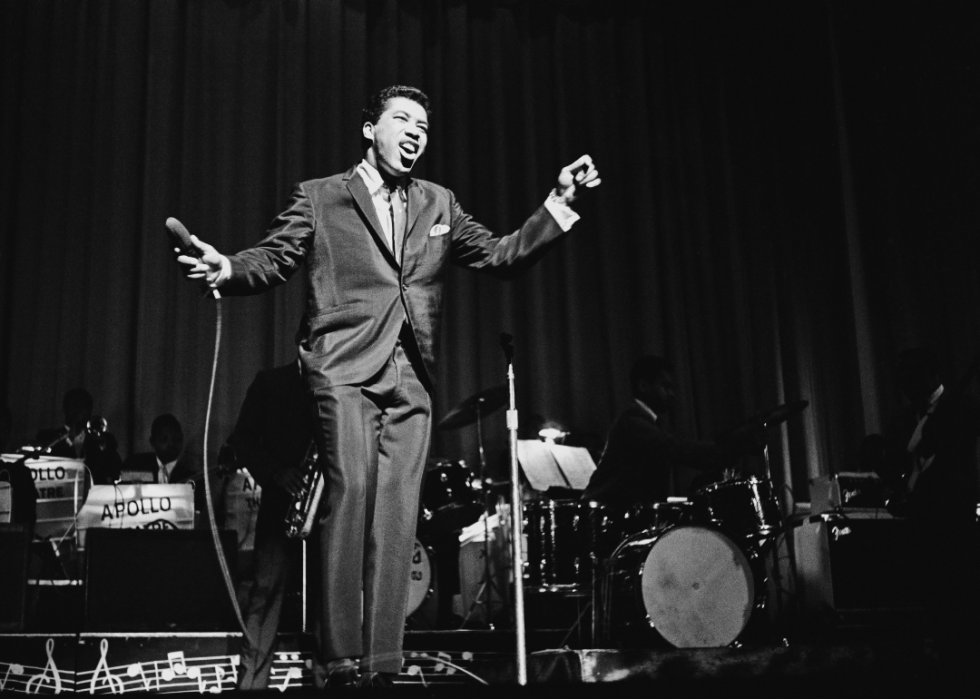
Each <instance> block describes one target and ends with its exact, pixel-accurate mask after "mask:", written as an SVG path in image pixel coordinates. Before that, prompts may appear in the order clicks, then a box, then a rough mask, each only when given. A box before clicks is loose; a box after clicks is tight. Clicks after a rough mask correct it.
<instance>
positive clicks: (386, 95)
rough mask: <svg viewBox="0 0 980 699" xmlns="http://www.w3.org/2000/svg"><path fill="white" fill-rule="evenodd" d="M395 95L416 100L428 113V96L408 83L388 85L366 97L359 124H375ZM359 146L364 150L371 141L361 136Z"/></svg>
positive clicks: (368, 146) (369, 145)
mask: <svg viewBox="0 0 980 699" xmlns="http://www.w3.org/2000/svg"><path fill="white" fill-rule="evenodd" d="M395 97H404V98H406V99H410V100H412V101H413V102H417V103H418V104H420V105H422V108H423V109H424V110H425V113H426V115H428V114H429V97H428V95H426V94H425V93H424V92H422V91H421V90H420V89H418V88H417V87H410V86H409V85H389V86H388V87H386V88H383V89H381V90H378V91H377V92H375V93H374V94H373V95H371V96H370V97H368V101H367V104H365V105H364V109H362V110H361V126H364V124H367V123H368V122H371V123H372V124H377V123H378V119H380V118H381V115H382V114H384V111H385V109H386V108H387V106H388V100H391V99H394V98H395ZM361 146H362V148H363V149H364V150H367V149H368V148H370V147H371V141H369V140H368V139H366V138H364V137H363V136H362V137H361Z"/></svg>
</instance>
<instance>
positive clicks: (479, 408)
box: [467, 397, 504, 631]
mask: <svg viewBox="0 0 980 699" xmlns="http://www.w3.org/2000/svg"><path fill="white" fill-rule="evenodd" d="M484 401H485V399H484V398H482V397H481V398H479V399H478V400H477V403H476V406H475V410H476V444H477V452H478V453H479V455H480V484H481V487H482V489H483V585H482V586H481V587H480V592H479V594H478V595H477V596H476V599H474V600H473V605H471V606H470V613H472V612H473V607H474V606H475V605H477V604H484V605H486V611H487V628H489V629H490V630H491V631H493V630H494V626H493V596H492V594H491V592H492V591H493V590H494V589H495V588H496V583H495V582H494V580H493V576H492V575H491V574H490V489H489V488H488V487H487V457H486V454H485V453H484V451H483V417H482V415H481V414H482V412H483V403H484ZM497 595H498V596H499V597H500V599H501V600H503V599H504V596H503V594H501V592H500V590H497ZM481 597H485V599H483V600H481V599H480V598H481ZM467 616H468V615H467Z"/></svg>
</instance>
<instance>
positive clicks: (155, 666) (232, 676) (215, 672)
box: [79, 639, 241, 694]
mask: <svg viewBox="0 0 980 699" xmlns="http://www.w3.org/2000/svg"><path fill="white" fill-rule="evenodd" d="M108 646H109V643H108V639H102V641H101V644H100V649H101V651H102V654H101V658H100V660H99V664H98V665H97V667H96V669H95V670H94V671H92V672H80V673H79V676H80V677H84V678H87V679H88V688H89V693H90V694H106V693H112V694H122V693H126V692H153V693H168V692H188V691H190V692H194V691H197V692H199V693H201V694H220V693H221V692H223V691H226V690H234V689H236V688H237V685H238V667H239V665H240V664H241V657H240V656H238V655H219V656H210V657H195V658H188V657H186V656H185V655H184V652H183V651H174V652H171V653H167V659H166V660H150V661H142V662H135V663H130V664H128V665H120V666H110V665H109V664H108V658H107V655H108ZM89 675H91V677H90V678H89Z"/></svg>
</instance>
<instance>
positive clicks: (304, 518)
mask: <svg viewBox="0 0 980 699" xmlns="http://www.w3.org/2000/svg"><path fill="white" fill-rule="evenodd" d="M316 458H317V451H316V442H314V441H312V440H311V441H310V448H309V449H307V450H306V456H305V457H304V458H303V463H302V465H301V466H300V471H302V474H303V485H302V487H301V489H300V492H299V493H297V494H296V495H295V496H293V499H292V502H290V503H289V510H288V511H287V512H286V536H288V537H289V538H290V539H305V538H306V537H307V536H309V533H310V530H312V529H313V521H314V520H315V519H316V513H317V510H318V509H319V507H320V498H321V497H322V496H323V474H322V473H321V472H320V469H319V468H317V463H316Z"/></svg>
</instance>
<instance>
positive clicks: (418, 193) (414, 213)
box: [402, 180, 425, 259]
mask: <svg viewBox="0 0 980 699" xmlns="http://www.w3.org/2000/svg"><path fill="white" fill-rule="evenodd" d="M406 194H407V195H408V210H407V211H406V223H405V240H406V241H407V240H408V239H409V237H410V236H411V235H412V231H413V230H414V229H415V222H416V220H418V217H419V212H420V211H421V210H422V209H423V208H424V207H423V200H424V199H425V191H423V189H422V185H420V184H419V183H418V182H417V181H416V180H412V183H411V184H410V185H409V186H408V189H407V190H406ZM407 247H408V246H407V243H406V246H405V247H403V248H402V252H403V253H404V251H405V250H406V249H407ZM402 259H404V255H403V258H402Z"/></svg>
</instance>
